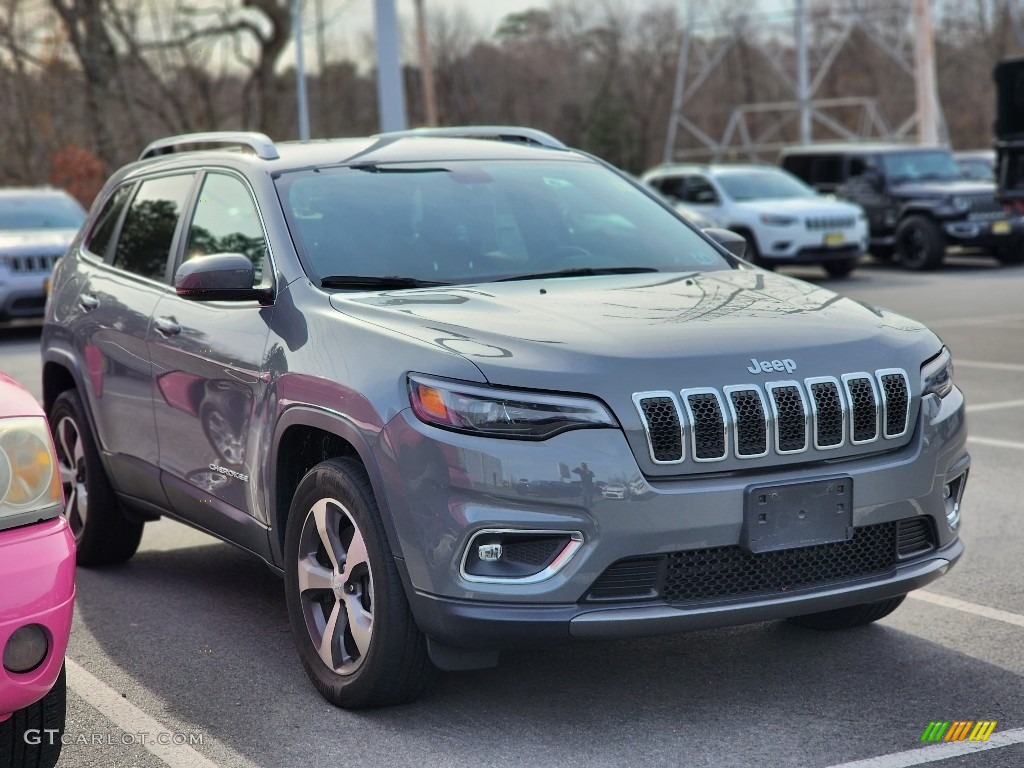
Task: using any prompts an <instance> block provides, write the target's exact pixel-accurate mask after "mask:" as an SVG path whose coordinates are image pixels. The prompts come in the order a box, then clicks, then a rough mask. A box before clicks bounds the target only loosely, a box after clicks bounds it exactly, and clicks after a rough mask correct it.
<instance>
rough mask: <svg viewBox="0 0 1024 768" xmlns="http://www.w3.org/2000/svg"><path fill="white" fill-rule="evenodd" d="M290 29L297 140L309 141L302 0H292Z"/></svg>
mask: <svg viewBox="0 0 1024 768" xmlns="http://www.w3.org/2000/svg"><path fill="white" fill-rule="evenodd" d="M292 29H293V30H295V94H296V99H297V100H298V110H299V140H300V141H309V101H308V99H307V98H306V64H305V61H304V59H303V56H302V0H292Z"/></svg>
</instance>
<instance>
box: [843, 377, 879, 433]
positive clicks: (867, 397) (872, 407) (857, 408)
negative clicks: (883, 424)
mask: <svg viewBox="0 0 1024 768" xmlns="http://www.w3.org/2000/svg"><path fill="white" fill-rule="evenodd" d="M846 389H847V391H848V392H849V393H850V404H851V411H852V412H851V422H852V424H853V432H852V434H853V440H854V442H857V443H866V442H868V441H869V440H875V439H877V438H878V406H877V405H876V404H875V389H874V387H873V386H871V379H869V378H867V377H866V376H858V377H857V378H855V379H847V381H846Z"/></svg>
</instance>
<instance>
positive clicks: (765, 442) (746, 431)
mask: <svg viewBox="0 0 1024 768" xmlns="http://www.w3.org/2000/svg"><path fill="white" fill-rule="evenodd" d="M633 402H634V403H635V404H636V407H637V409H638V410H639V412H640V417H641V420H642V422H643V425H644V429H645V431H646V434H647V443H648V448H649V450H650V455H651V459H652V461H654V463H655V464H678V463H681V462H683V461H684V460H685V459H686V458H687V457H686V454H687V452H688V451H687V448H689V453H690V457H691V458H692V460H693V461H695V462H714V461H722V460H724V459H726V458H728V457H729V456H734V457H735V458H738V459H753V458H759V457H762V456H767V455H769V454H771V453H773V452H774V453H775V454H778V455H786V454H794V453H801V452H803V451H806V450H807V449H808V448H809V447H811V446H813V447H814V448H815V449H817V450H822V451H826V450H833V449H836V448H840V447H842V446H844V445H847V444H848V443H849V444H852V445H864V444H867V443H873V442H876V441H879V440H893V439H896V438H899V437H902V436H903V435H905V434H906V433H907V430H908V429H909V426H910V379H909V378H908V376H907V374H906V372H905V371H903V370H902V369H898V368H885V369H882V370H878V371H875V372H874V373H873V374H872V373H866V372H865V373H847V374H845V375H843V376H842V377H840V378H832V377H818V378H810V379H804V380H803V381H776V382H768V383H767V384H765V385H759V384H743V385H739V386H730V387H724V388H723V389H722V390H721V391H719V390H716V389H709V388H700V389H684V390H681V391H680V392H679V393H678V395H677V393H675V392H660V391H659V392H640V393H637V394H635V395H633Z"/></svg>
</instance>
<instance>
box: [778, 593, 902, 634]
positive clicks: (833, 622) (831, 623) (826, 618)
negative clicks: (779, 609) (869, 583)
mask: <svg viewBox="0 0 1024 768" xmlns="http://www.w3.org/2000/svg"><path fill="white" fill-rule="evenodd" d="M905 598H906V595H900V596H899V597H891V598H889V599H888V600H879V601H877V602H874V603H863V604H861V605H851V606H849V607H848V608H836V609H835V610H833V611H822V612H821V613H810V614H808V615H806V616H795V617H793V618H791V619H789V621H790V622H792V623H793V624H796V625H797V626H801V627H808V628H810V629H820V630H833V629H852V628H853V627H860V626H863V625H864V624H870V623H871V622H873V621H878V620H879V619H883V618H885V617H886V616H888V615H889V614H890V613H892V612H893V611H895V610H896V609H897V608H899V607H900V604H901V603H902V602H903V600H904V599H905Z"/></svg>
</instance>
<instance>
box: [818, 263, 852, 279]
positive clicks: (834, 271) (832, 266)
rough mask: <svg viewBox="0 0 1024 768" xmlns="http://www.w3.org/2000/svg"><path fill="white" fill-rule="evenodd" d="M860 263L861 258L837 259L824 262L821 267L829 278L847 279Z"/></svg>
mask: <svg viewBox="0 0 1024 768" xmlns="http://www.w3.org/2000/svg"><path fill="white" fill-rule="evenodd" d="M859 262H860V259H859V258H853V259H836V260H835V261H823V262H822V263H821V266H822V268H823V269H824V270H825V272H827V273H828V276H829V277H847V276H848V275H849V274H850V273H851V272H853V270H855V269H856V268H857V264H858V263H859Z"/></svg>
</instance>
